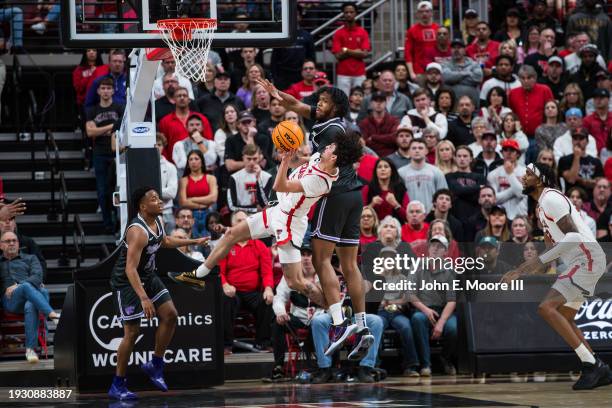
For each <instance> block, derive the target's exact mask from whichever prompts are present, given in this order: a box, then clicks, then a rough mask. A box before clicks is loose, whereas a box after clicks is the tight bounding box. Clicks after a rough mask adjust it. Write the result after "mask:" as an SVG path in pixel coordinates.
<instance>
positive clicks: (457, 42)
mask: <svg viewBox="0 0 612 408" xmlns="http://www.w3.org/2000/svg"><path fill="white" fill-rule="evenodd" d="M450 45H451V47H454V46H455V45H460V46H462V47H465V42H464V41H463V39H462V38H453V39H452V41H451V43H450Z"/></svg>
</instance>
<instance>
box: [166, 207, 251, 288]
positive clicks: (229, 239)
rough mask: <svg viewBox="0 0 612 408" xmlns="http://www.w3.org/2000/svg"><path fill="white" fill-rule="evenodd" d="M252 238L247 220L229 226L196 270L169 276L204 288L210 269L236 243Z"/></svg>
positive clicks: (194, 286)
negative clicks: (205, 278)
mask: <svg viewBox="0 0 612 408" xmlns="http://www.w3.org/2000/svg"><path fill="white" fill-rule="evenodd" d="M257 215H258V214H256V216H257ZM249 239H251V232H250V230H249V225H248V223H247V221H242V222H240V223H238V225H235V226H233V227H231V228H229V229H228V230H227V231H226V233H225V235H223V238H221V239H220V240H219V242H218V243H217V245H215V249H213V250H212V252H211V253H210V255H208V258H206V261H205V262H204V263H202V264H201V265H200V266H199V267H198V268H197V269H196V270H195V271H189V272H183V273H180V274H172V273H168V276H169V277H170V278H171V279H172V280H173V281H175V282H177V283H184V284H186V285H189V286H191V287H193V288H195V289H204V287H205V282H204V279H202V278H204V277H205V276H206V275H208V274H209V273H210V271H211V270H212V269H213V268H214V267H216V266H217V264H218V263H219V261H221V259H223V258H225V257H226V256H227V254H228V253H229V251H230V250H231V249H232V247H233V246H234V245H236V244H237V243H238V242H241V241H247V240H249Z"/></svg>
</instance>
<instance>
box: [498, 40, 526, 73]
mask: <svg viewBox="0 0 612 408" xmlns="http://www.w3.org/2000/svg"><path fill="white" fill-rule="evenodd" d="M499 55H506V56H508V57H511V58H512V59H513V60H514V62H515V64H514V73H515V74H516V73H517V72H518V68H519V66H520V64H522V63H523V58H524V55H523V50H522V48H519V46H517V45H516V43H515V42H514V40H509V41H504V42H503V43H501V44H499Z"/></svg>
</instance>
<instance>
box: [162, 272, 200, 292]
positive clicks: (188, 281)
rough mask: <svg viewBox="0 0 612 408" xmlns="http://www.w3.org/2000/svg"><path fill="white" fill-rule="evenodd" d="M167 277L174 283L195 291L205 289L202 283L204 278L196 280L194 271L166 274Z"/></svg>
mask: <svg viewBox="0 0 612 408" xmlns="http://www.w3.org/2000/svg"><path fill="white" fill-rule="evenodd" d="M168 277H169V278H170V279H172V280H173V281H175V282H176V283H182V284H184V285H187V286H191V287H192V288H193V289H195V290H204V289H206V282H205V281H204V278H198V277H197V276H196V273H195V270H193V271H191V272H183V273H174V272H168Z"/></svg>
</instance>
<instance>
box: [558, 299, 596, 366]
mask: <svg viewBox="0 0 612 408" xmlns="http://www.w3.org/2000/svg"><path fill="white" fill-rule="evenodd" d="M576 306H577V307H578V308H579V307H580V306H578V305H576ZM559 313H561V314H562V315H563V317H564V318H565V320H567V321H568V322H569V324H570V325H571V326H572V330H574V333H576V336H578V337H579V338H580V341H581V342H582V344H584V345H585V346H586V348H588V349H589V351H590V352H591V353H593V349H592V348H591V345H590V344H589V343H588V342H587V341H586V339H585V338H584V334H583V333H582V330H580V329H579V328H578V326H576V321H575V320H574V319H575V317H576V313H578V309H575V308H573V307H568V306H567V305H563V306H561V307H560V308H559ZM593 354H594V353H593Z"/></svg>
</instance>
